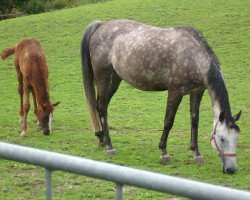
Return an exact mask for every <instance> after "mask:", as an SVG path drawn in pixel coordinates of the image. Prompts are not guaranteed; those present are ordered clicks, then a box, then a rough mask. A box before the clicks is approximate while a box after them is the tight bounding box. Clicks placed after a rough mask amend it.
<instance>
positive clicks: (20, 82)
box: [15, 60, 23, 124]
mask: <svg viewBox="0 0 250 200" xmlns="http://www.w3.org/2000/svg"><path fill="white" fill-rule="evenodd" d="M15 65H16V72H17V80H18V93H19V96H20V112H19V114H20V123H21V124H22V123H23V75H22V73H21V71H20V68H19V65H18V61H17V60H15Z"/></svg>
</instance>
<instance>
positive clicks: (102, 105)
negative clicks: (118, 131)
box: [96, 71, 121, 154]
mask: <svg viewBox="0 0 250 200" xmlns="http://www.w3.org/2000/svg"><path fill="white" fill-rule="evenodd" d="M102 80H104V81H98V82H97V83H96V85H97V90H98V97H97V104H98V105H97V107H98V111H99V115H100V119H101V123H102V127H103V131H101V132H98V133H96V136H97V137H98V138H99V142H100V146H106V147H107V151H108V153H109V154H114V153H115V149H114V148H113V145H112V143H111V138H110V136H109V128H108V113H107V110H108V105H109V102H110V100H111V98H112V96H113V95H114V94H115V92H116V91H117V89H118V87H119V85H120V82H121V79H120V77H119V76H118V75H117V74H116V73H115V72H114V71H113V72H112V73H111V74H110V73H107V74H102Z"/></svg>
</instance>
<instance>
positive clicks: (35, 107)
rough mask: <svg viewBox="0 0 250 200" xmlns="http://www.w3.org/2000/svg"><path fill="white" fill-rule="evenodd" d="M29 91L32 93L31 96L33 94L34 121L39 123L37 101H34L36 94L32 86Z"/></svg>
mask: <svg viewBox="0 0 250 200" xmlns="http://www.w3.org/2000/svg"><path fill="white" fill-rule="evenodd" d="M31 93H32V96H33V103H34V114H35V116H36V123H37V125H39V121H38V116H37V102H36V94H35V90H34V88H31Z"/></svg>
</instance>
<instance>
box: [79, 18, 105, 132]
mask: <svg viewBox="0 0 250 200" xmlns="http://www.w3.org/2000/svg"><path fill="white" fill-rule="evenodd" d="M101 24H102V22H95V23H93V24H91V25H90V26H89V27H88V28H87V30H86V31H85V33H84V35H83V38H82V41H81V58H82V76H83V86H84V91H85V96H86V99H87V104H88V108H89V114H90V117H91V122H92V128H93V129H94V130H95V132H99V131H101V130H102V124H101V121H100V117H99V113H98V110H97V107H96V106H97V101H96V92H95V85H94V73H93V69H92V64H91V60H90V51H89V41H90V38H91V36H92V35H93V34H94V32H95V31H96V30H97V29H98V27H99V26H100V25H101Z"/></svg>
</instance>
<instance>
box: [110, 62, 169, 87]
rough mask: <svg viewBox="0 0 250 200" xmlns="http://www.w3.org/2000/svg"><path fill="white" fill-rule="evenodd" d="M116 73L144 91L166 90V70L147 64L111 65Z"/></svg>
mask: <svg viewBox="0 0 250 200" xmlns="http://www.w3.org/2000/svg"><path fill="white" fill-rule="evenodd" d="M113 67H114V69H115V71H116V73H117V74H118V75H119V76H120V77H121V78H122V80H124V81H125V82H126V83H128V84H129V85H131V86H133V87H135V88H137V89H140V90H145V91H164V90H167V89H168V88H167V70H166V69H159V68H158V69H157V68H155V69H154V68H153V69H149V68H148V67H147V66H144V67H143V66H140V65H137V66H136V65H133V66H129V65H128V66H127V67H126V66H123V65H120V64H117V65H113Z"/></svg>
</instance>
